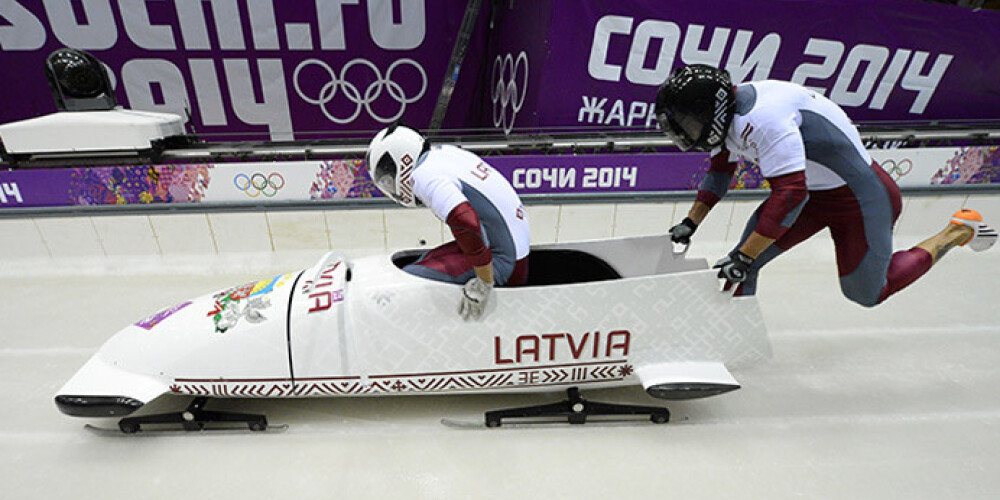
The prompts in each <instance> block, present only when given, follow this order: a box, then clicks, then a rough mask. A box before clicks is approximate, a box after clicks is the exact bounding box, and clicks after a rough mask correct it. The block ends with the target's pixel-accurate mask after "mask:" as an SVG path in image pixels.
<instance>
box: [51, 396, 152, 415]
mask: <svg viewBox="0 0 1000 500" xmlns="http://www.w3.org/2000/svg"><path fill="white" fill-rule="evenodd" d="M55 399H56V407H58V408H59V411H61V412H63V413H65V414H67V415H72V416H74V417H120V416H124V415H128V414H130V413H132V412H134V411H136V410H138V409H139V408H142V405H143V404H144V403H143V402H142V401H139V400H137V399H133V398H128V397H124V396H66V395H58V396H56V398H55Z"/></svg>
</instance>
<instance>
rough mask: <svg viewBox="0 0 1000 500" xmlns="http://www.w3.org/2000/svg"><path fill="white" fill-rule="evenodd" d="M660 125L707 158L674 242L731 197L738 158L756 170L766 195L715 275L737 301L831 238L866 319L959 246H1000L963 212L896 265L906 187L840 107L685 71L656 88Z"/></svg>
mask: <svg viewBox="0 0 1000 500" xmlns="http://www.w3.org/2000/svg"><path fill="white" fill-rule="evenodd" d="M656 114H657V120H658V121H659V125H660V129H661V130H663V132H664V133H666V134H667V135H668V136H670V137H671V138H672V139H673V140H674V143H675V144H676V145H677V146H678V147H679V148H680V149H682V150H688V149H690V148H692V147H693V148H695V149H697V150H701V151H710V152H711V154H712V161H711V166H710V167H709V171H708V175H706V176H705V179H704V180H703V181H702V183H701V185H700V186H699V190H698V194H697V197H696V199H695V202H694V204H693V205H692V206H691V209H690V210H689V212H688V215H687V217H685V218H684V220H683V221H682V222H681V223H679V224H677V225H675V226H674V227H672V228H671V229H670V235H671V239H672V240H673V241H674V242H677V243H689V242H690V241H691V236H692V235H693V234H694V233H695V230H696V229H697V228H698V225H699V224H701V223H702V221H703V220H704V219H705V217H706V216H707V215H708V213H709V211H710V210H711V209H712V207H713V206H714V205H715V204H716V203H717V202H718V201H719V200H720V199H721V198H722V197H723V196H725V194H726V191H727V189H728V187H729V182H730V179H731V177H732V175H733V173H734V171H735V168H736V163H735V162H734V160H735V159H736V157H742V158H744V159H746V160H750V161H753V162H755V163H757V164H758V165H759V166H760V169H761V172H762V173H763V174H764V177H766V178H767V180H768V182H769V183H770V185H771V194H770V195H769V196H768V198H767V199H766V200H765V201H764V202H763V203H762V204H761V205H760V206H759V207H758V208H757V210H756V211H755V212H754V214H753V216H752V217H751V218H750V220H749V221H748V222H747V225H746V229H745V230H744V233H743V236H742V237H741V239H740V241H739V243H738V244H737V245H736V248H734V249H733V250H732V252H730V253H729V255H728V256H726V257H725V258H723V259H722V260H720V261H719V262H718V263H717V264H716V267H717V268H719V278H723V279H725V280H726V286H727V287H731V286H733V285H737V289H736V290H735V293H736V294H737V295H753V294H754V292H755V291H756V288H757V275H758V273H759V271H760V269H761V267H763V266H764V265H765V264H767V263H768V262H770V261H771V260H772V259H774V258H775V257H777V256H779V255H781V254H782V253H783V252H785V251H786V250H788V249H790V248H792V247H793V246H795V245H796V244H798V243H801V242H802V241H805V240H806V239H808V238H810V237H811V236H813V235H814V234H816V233H817V232H819V231H820V230H822V229H823V228H830V234H831V235H832V237H833V242H834V245H835V248H836V255H837V268H838V271H839V274H840V287H841V290H842V291H843V293H844V295H845V296H846V297H847V298H848V299H850V300H852V301H854V302H856V303H858V304H861V305H862V306H865V307H873V306H876V305H878V304H880V303H882V302H883V301H885V300H886V299H887V298H889V297H890V296H891V295H892V294H894V293H896V292H898V291H900V290H902V289H903V288H905V287H906V286H908V285H909V284H911V283H913V282H914V281H916V280H917V279H918V278H920V277H921V276H923V274H924V273H926V272H927V271H928V270H929V269H930V268H931V266H932V265H934V263H936V262H937V261H938V260H939V259H940V258H941V257H943V256H944V255H945V254H946V253H947V252H948V251H949V250H951V249H952V248H954V247H956V246H965V245H968V246H969V248H971V249H972V250H974V251H977V252H980V251H983V250H986V249H988V248H990V247H991V246H993V244H994V243H996V240H997V232H996V230H995V229H993V228H992V227H990V226H988V225H986V223H984V222H983V219H982V216H981V215H980V214H979V213H978V212H976V211H975V210H971V209H962V210H959V211H958V212H956V213H955V214H954V215H953V216H952V218H951V222H950V223H949V224H948V225H947V227H945V228H944V229H943V230H941V231H940V232H939V233H937V234H935V235H933V236H931V237H930V238H928V239H926V240H924V241H923V242H921V243H918V244H917V245H916V246H914V247H913V248H910V249H908V250H902V251H898V252H895V253H893V251H892V228H893V225H894V224H895V221H896V219H897V218H898V217H899V213H900V211H901V208H902V200H901V197H900V192H899V187H898V186H897V185H896V183H895V182H894V181H893V180H892V178H890V177H889V175H888V174H887V173H886V172H885V171H883V170H882V169H881V167H879V166H878V165H877V164H876V163H874V162H873V161H872V159H871V156H869V154H868V152H867V151H866V150H865V148H864V146H863V144H862V142H861V137H860V135H859V133H858V131H857V129H856V128H855V127H854V126H853V125H852V124H851V121H850V119H849V118H848V116H847V114H846V113H844V111H843V110H842V109H840V107H839V106H837V105H836V104H835V103H834V102H833V101H830V100H829V99H827V98H825V97H823V96H822V95H819V94H817V93H815V92H813V91H811V90H809V89H806V88H804V87H801V86H799V85H796V84H794V83H789V82H779V81H760V82H750V83H745V84H742V85H739V86H733V84H732V83H731V81H730V78H729V73H727V72H726V71H723V70H720V69H716V68H713V67H710V66H705V65H698V64H695V65H691V66H686V67H683V68H680V69H678V70H677V71H675V72H674V73H673V74H672V75H671V76H670V78H669V79H668V80H667V81H666V82H665V83H664V84H663V85H662V86H661V87H660V88H659V90H658V92H657V95H656Z"/></svg>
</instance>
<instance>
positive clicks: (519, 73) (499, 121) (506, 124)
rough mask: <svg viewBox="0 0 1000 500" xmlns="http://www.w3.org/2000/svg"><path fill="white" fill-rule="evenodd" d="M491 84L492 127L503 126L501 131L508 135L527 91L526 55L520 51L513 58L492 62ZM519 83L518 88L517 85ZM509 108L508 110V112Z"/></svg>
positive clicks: (511, 56)
mask: <svg viewBox="0 0 1000 500" xmlns="http://www.w3.org/2000/svg"><path fill="white" fill-rule="evenodd" d="M490 81H491V82H493V85H492V87H491V88H490V99H491V100H492V101H493V126H494V127H500V126H503V131H504V133H506V134H509V133H510V131H511V129H513V128H514V120H516V119H517V112H518V111H521V106H523V105H524V96H525V94H526V93H527V89H528V54H525V53H524V51H523V50H522V51H521V53H520V54H518V55H517V60H516V61H515V60H514V56H513V55H511V54H507V55H506V56H504V57H503V58H501V57H500V56H499V55H498V56H497V58H496V59H494V60H493V73H492V76H491V77H490ZM518 83H520V86H519V85H518ZM508 106H509V110H508Z"/></svg>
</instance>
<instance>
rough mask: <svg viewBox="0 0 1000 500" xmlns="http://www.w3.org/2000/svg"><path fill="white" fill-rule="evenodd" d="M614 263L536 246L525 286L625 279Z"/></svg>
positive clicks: (402, 260)
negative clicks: (614, 266)
mask: <svg viewBox="0 0 1000 500" xmlns="http://www.w3.org/2000/svg"><path fill="white" fill-rule="evenodd" d="M421 255H423V251H419V250H406V251H402V252H397V253H395V254H393V256H392V263H393V264H394V265H395V266H396V267H398V268H400V269H402V268H404V267H406V266H407V265H409V264H412V263H414V262H416V261H417V259H419V258H420V256H421ZM621 278H622V275H621V274H619V273H618V271H616V270H615V269H614V268H613V267H611V265H610V264H608V263H607V262H605V261H604V259H601V258H600V257H596V256H594V255H591V254H589V253H587V252H582V251H580V250H566V249H536V250H532V251H531V253H530V254H528V282H527V283H526V284H524V285H521V286H522V287H524V286H544V285H566V284H570V283H590V282H594V281H606V280H615V279H621Z"/></svg>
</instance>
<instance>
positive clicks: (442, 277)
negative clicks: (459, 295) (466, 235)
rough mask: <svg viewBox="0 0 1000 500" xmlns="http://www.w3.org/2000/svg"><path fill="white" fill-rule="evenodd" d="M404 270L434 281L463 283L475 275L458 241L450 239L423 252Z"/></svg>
mask: <svg viewBox="0 0 1000 500" xmlns="http://www.w3.org/2000/svg"><path fill="white" fill-rule="evenodd" d="M403 270H404V271H406V272H408V273H410V274H413V275H416V276H420V277H423V278H427V279H432V280H435V281H444V282H447V283H460V284H461V283H465V282H466V281H469V280H470V279H472V277H473V276H475V271H473V269H472V265H471V264H469V259H467V258H465V254H464V253H462V249H461V248H459V246H458V243H457V242H454V241H451V242H448V243H445V244H444V245H441V246H439V247H437V248H434V249H432V250H429V251H427V252H425V253H424V254H423V255H421V256H420V258H419V259H417V261H416V262H414V263H412V264H410V265H408V266H406V267H404V268H403Z"/></svg>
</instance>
